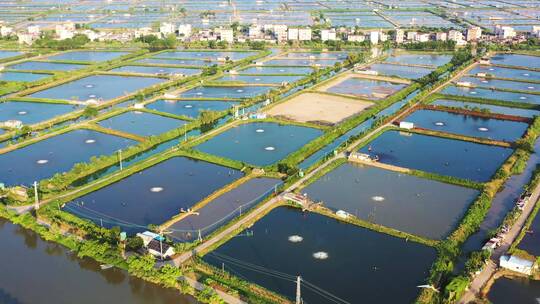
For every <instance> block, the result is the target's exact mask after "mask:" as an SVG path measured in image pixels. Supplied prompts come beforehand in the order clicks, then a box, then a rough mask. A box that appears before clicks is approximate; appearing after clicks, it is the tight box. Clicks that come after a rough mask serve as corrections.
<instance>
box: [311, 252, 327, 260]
mask: <svg viewBox="0 0 540 304" xmlns="http://www.w3.org/2000/svg"><path fill="white" fill-rule="evenodd" d="M313 257H314V258H316V259H317V260H326V259H328V253H326V252H324V251H319V252H315V253H314V254H313Z"/></svg>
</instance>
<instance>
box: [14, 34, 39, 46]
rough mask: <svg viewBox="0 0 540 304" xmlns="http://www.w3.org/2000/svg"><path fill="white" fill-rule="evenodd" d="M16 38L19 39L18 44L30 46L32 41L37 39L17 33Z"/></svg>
mask: <svg viewBox="0 0 540 304" xmlns="http://www.w3.org/2000/svg"><path fill="white" fill-rule="evenodd" d="M17 38H18V39H19V43H20V44H27V45H32V43H34V40H36V39H37V36H36V35H32V34H26V33H19V34H17Z"/></svg>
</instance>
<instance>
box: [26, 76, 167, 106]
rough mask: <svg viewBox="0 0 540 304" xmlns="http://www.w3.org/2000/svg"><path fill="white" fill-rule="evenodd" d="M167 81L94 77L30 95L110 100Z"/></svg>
mask: <svg viewBox="0 0 540 304" xmlns="http://www.w3.org/2000/svg"><path fill="white" fill-rule="evenodd" d="M163 81H165V80H164V79H161V78H150V77H127V76H113V75H94V76H88V77H84V78H81V79H78V80H75V81H72V82H68V83H65V84H61V85H59V86H56V87H53V88H50V89H45V90H43V91H39V92H36V93H33V94H31V95H30V97H35V98H50V99H64V100H72V99H76V100H80V101H86V100H88V99H96V100H98V99H103V100H110V99H113V98H116V97H120V96H122V95H125V94H128V93H133V92H135V91H137V90H140V89H144V88H146V87H149V86H152V85H155V84H158V83H161V82H163Z"/></svg>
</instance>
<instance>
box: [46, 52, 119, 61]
mask: <svg viewBox="0 0 540 304" xmlns="http://www.w3.org/2000/svg"><path fill="white" fill-rule="evenodd" d="M127 54H129V53H128V52H104V51H71V52H66V53H62V54H58V55H54V56H50V57H47V60H70V61H89V62H97V61H108V60H113V59H116V58H118V57H121V56H124V55H127Z"/></svg>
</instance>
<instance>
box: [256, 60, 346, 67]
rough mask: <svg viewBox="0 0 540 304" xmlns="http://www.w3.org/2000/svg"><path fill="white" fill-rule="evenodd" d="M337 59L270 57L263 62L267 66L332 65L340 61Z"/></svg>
mask: <svg viewBox="0 0 540 304" xmlns="http://www.w3.org/2000/svg"><path fill="white" fill-rule="evenodd" d="M341 61H342V60H339V59H271V60H268V61H266V62H264V65H269V66H272V65H274V66H312V65H321V66H333V65H334V64H335V63H336V62H341Z"/></svg>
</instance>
